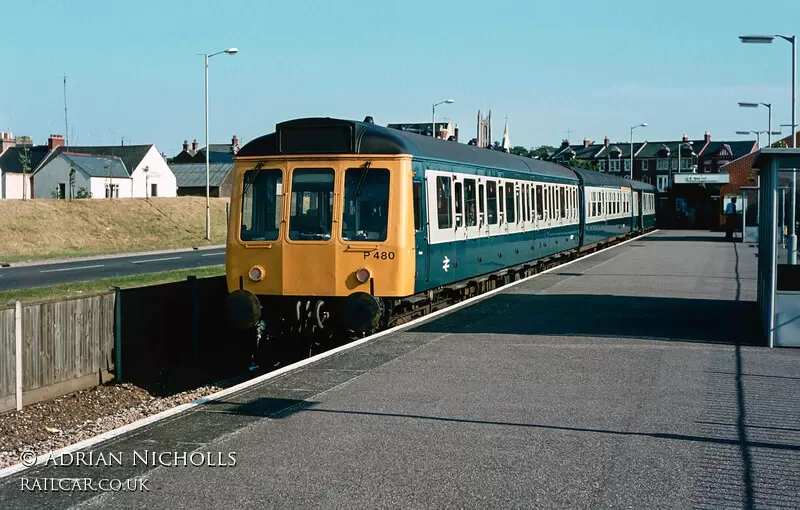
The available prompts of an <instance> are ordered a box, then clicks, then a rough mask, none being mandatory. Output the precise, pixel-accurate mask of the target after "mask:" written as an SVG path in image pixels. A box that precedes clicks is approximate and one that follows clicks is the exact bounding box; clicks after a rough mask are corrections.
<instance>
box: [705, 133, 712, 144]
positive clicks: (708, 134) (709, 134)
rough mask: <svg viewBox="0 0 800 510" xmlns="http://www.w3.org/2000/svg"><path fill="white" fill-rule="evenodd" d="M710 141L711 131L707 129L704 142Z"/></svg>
mask: <svg viewBox="0 0 800 510" xmlns="http://www.w3.org/2000/svg"><path fill="white" fill-rule="evenodd" d="M710 141H711V133H709V132H708V131H706V143H708V142H710Z"/></svg>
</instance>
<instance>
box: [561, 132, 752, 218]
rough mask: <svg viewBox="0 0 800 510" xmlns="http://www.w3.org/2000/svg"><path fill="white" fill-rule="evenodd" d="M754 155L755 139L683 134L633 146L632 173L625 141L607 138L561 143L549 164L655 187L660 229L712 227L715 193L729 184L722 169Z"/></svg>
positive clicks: (717, 203)
mask: <svg viewBox="0 0 800 510" xmlns="http://www.w3.org/2000/svg"><path fill="white" fill-rule="evenodd" d="M756 150H758V143H757V142H756V141H755V140H745V141H740V140H737V141H713V140H712V139H711V134H710V133H709V132H708V131H706V133H705V135H704V137H703V138H702V139H698V140H690V139H689V137H688V136H686V135H684V136H683V137H682V138H681V139H680V140H671V141H664V142H649V141H645V142H638V143H634V144H633V172H631V144H630V142H619V143H611V141H610V140H609V138H608V137H605V140H604V141H603V143H602V144H595V143H592V142H590V141H589V139H584V143H583V145H571V144H570V143H569V141H567V140H565V141H564V143H562V145H561V147H560V148H559V149H558V150H557V151H556V152H555V153H554V154H553V156H552V157H551V160H553V161H556V162H559V163H569V162H570V161H572V160H578V161H582V162H584V163H591V164H594V165H596V166H597V168H598V170H599V171H600V172H608V173H613V174H616V175H619V176H622V177H628V176H630V175H631V173H632V174H633V179H634V180H637V181H643V182H647V183H650V184H653V185H655V186H656V187H657V188H658V190H659V192H660V194H659V199H658V207H657V213H658V215H659V221H661V222H662V223H661V224H662V225H667V226H681V227H689V228H692V227H700V228H716V227H719V225H720V219H719V218H720V214H719V213H720V211H721V207H722V205H721V204H722V201H721V200H720V189H721V187H722V185H724V184H727V183H728V182H729V176H728V173H727V171H726V170H725V166H726V165H727V164H728V163H730V162H731V161H734V160H736V159H738V158H740V157H742V156H745V155H747V154H750V153H752V152H754V151H756ZM679 151H680V152H679Z"/></svg>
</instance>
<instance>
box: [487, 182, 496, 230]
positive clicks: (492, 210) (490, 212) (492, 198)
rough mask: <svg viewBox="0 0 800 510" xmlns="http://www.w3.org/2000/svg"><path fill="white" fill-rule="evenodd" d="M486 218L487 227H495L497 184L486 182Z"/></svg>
mask: <svg viewBox="0 0 800 510" xmlns="http://www.w3.org/2000/svg"><path fill="white" fill-rule="evenodd" d="M486 202H487V204H486V205H488V208H487V209H486V218H487V220H488V222H489V225H497V183H496V182H495V181H486Z"/></svg>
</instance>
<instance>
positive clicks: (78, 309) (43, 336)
mask: <svg viewBox="0 0 800 510" xmlns="http://www.w3.org/2000/svg"><path fill="white" fill-rule="evenodd" d="M114 306H115V294H114V293H113V292H111V293H104V294H100V295H95V296H87V297H81V298H73V299H68V300H63V301H50V302H43V303H31V304H25V305H22V307H21V309H22V321H21V323H22V324H21V326H22V337H21V338H22V341H21V344H22V345H21V347H22V349H21V352H17V348H16V346H17V335H16V309H15V308H8V309H5V310H0V412H3V411H7V410H9V409H14V408H15V407H17V384H18V379H17V369H16V367H17V356H20V355H21V356H22V378H21V383H22V402H21V403H22V404H23V405H24V404H30V403H33V402H38V401H40V400H44V399H48V398H53V397H57V396H59V395H64V394H66V393H70V392H73V391H77V390H81V389H85V388H90V387H92V386H96V385H98V384H102V383H104V382H107V381H109V380H111V379H113V374H114V356H113V354H114V352H113V349H114Z"/></svg>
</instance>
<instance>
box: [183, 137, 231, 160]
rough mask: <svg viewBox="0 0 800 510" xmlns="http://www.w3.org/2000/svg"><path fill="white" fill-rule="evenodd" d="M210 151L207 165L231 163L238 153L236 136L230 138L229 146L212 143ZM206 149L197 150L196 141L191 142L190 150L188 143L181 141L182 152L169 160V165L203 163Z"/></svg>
mask: <svg viewBox="0 0 800 510" xmlns="http://www.w3.org/2000/svg"><path fill="white" fill-rule="evenodd" d="M210 146H211V151H210V152H209V153H208V160H209V163H233V157H234V156H236V153H237V152H239V139H238V138H237V137H236V135H233V137H231V143H230V144H222V143H212V144H210ZM205 162H206V148H205V147H202V148H198V144H197V139H195V140H194V141H193V142H192V146H191V148H190V147H189V141H188V140H184V141H183V150H182V151H181V152H179V153H178V155H177V156H175V157H174V158H172V159H171V160H170V163H176V164H178V163H205Z"/></svg>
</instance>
